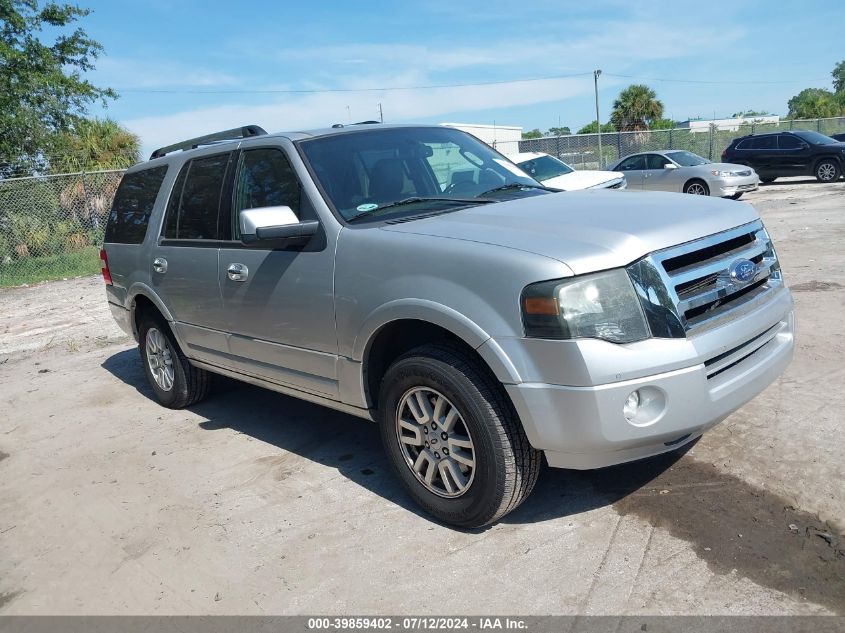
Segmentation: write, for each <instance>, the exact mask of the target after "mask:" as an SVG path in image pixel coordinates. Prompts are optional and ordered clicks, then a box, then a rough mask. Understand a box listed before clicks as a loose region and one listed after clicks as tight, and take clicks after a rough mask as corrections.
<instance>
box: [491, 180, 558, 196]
mask: <svg viewBox="0 0 845 633" xmlns="http://www.w3.org/2000/svg"><path fill="white" fill-rule="evenodd" d="M512 189H543V190H544V191H552V192H555V193H557V192H558V191H560V189H555V188H553V187H545V186H543V185H523V184H520V183H518V182H512V183H510V184H509V185H501V186H500V187H493V188H492V189H488V190H487V191H484V192H482V193H480V194H478V196H477V197H478V198H482V197H484V196H487V195H490V194H491V193H496V192H498V191H510V190H512Z"/></svg>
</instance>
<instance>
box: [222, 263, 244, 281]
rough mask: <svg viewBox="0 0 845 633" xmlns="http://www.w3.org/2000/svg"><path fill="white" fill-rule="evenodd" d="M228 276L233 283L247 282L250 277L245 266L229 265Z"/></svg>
mask: <svg viewBox="0 0 845 633" xmlns="http://www.w3.org/2000/svg"><path fill="white" fill-rule="evenodd" d="M226 274H228V275H229V279H231V280H232V281H246V278H247V277H249V268H247V267H246V266H244V265H243V264H229V267H228V268H227V269H226Z"/></svg>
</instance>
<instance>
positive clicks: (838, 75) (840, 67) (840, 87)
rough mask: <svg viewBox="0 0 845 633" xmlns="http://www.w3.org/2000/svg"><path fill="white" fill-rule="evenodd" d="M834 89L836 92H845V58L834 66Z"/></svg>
mask: <svg viewBox="0 0 845 633" xmlns="http://www.w3.org/2000/svg"><path fill="white" fill-rule="evenodd" d="M830 74H831V75H833V90H834V92H837V93H840V92H843V93H845V59H843V60H842V61H841V62H839V63H838V64H836V66H834V67H833V72H832V73H830Z"/></svg>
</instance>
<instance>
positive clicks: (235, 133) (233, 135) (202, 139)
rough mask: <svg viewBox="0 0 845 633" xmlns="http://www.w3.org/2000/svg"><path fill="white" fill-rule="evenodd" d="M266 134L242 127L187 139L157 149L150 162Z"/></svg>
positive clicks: (249, 127) (256, 128) (261, 129)
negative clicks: (180, 152) (204, 146)
mask: <svg viewBox="0 0 845 633" xmlns="http://www.w3.org/2000/svg"><path fill="white" fill-rule="evenodd" d="M262 134H267V132H265V131H264V128H261V127H259V126H257V125H244V126H243V127H236V128H232V129H231V130H223V131H222V132H214V133H213V134H206V135H205V136H198V137H197V138H192V139H188V140H187V141H182V142H181V143H176V144H174V145H167V146H166V147H159V148H158V149H157V150H156V151H154V152H153V153H152V154H150V160H153V159H154V158H161V157H162V156H165V155H166V154H169V153H170V152H176V151H178V150H188V149H196V148H197V147H199V146H200V145H211V144H212V143H217V142H219V141H233V140H235V139H239V138H249V137H251V136H261V135H262Z"/></svg>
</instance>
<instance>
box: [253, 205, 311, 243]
mask: <svg viewBox="0 0 845 633" xmlns="http://www.w3.org/2000/svg"><path fill="white" fill-rule="evenodd" d="M238 222H239V223H240V227H241V242H243V243H244V244H256V243H258V242H279V243H280V245H285V246H288V245H294V244H304V243H305V242H307V241H308V239H309V238H310V237H312V236H313V235H314V234H315V233H316V232H317V228H318V227H319V226H320V224H319V222H317V221H316V220H310V221H308V222H300V221H299V218H297V217H296V214H295V213H294V212H293V210H292V209H291V208H290V207H284V206H279V207H261V208H258V209H244V210H243V211H241V212H240V213H239V214H238Z"/></svg>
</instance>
